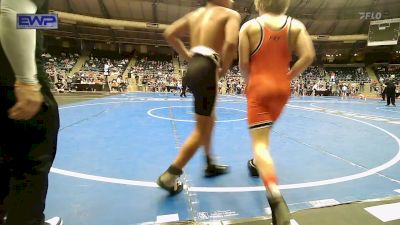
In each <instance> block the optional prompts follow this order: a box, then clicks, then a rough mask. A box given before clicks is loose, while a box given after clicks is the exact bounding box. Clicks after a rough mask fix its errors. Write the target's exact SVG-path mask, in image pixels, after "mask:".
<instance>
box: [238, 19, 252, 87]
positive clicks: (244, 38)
mask: <svg viewBox="0 0 400 225" xmlns="http://www.w3.org/2000/svg"><path fill="white" fill-rule="evenodd" d="M250 25H251V22H250V21H248V22H246V23H245V24H243V26H242V28H241V29H240V33H239V67H240V73H241V74H242V76H243V77H244V79H245V81H246V83H247V78H248V74H249V69H250V66H249V65H250V64H249V63H250V40H249V36H248V32H247V30H248V28H249V26H250Z"/></svg>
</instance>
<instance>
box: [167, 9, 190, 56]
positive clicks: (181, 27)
mask: <svg viewBox="0 0 400 225" xmlns="http://www.w3.org/2000/svg"><path fill="white" fill-rule="evenodd" d="M190 14H191V13H189V14H187V15H185V16H184V17H182V18H180V19H178V20H177V21H175V22H174V23H172V24H171V25H170V26H169V27H168V28H167V29H166V30H165V31H164V38H165V39H166V40H167V42H168V43H169V45H171V46H172V48H173V49H174V50H175V51H176V52H178V53H179V54H180V55H181V56H183V57H184V58H185V59H186V60H188V61H189V60H190V59H191V54H190V51H189V49H187V48H186V47H185V45H184V44H183V41H182V39H181V38H182V37H183V35H184V34H186V33H187V32H188V31H189V17H190Z"/></svg>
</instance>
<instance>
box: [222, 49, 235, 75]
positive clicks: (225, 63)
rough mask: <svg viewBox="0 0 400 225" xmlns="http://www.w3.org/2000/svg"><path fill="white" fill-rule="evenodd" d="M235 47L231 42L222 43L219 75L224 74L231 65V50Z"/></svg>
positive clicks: (232, 55)
mask: <svg viewBox="0 0 400 225" xmlns="http://www.w3.org/2000/svg"><path fill="white" fill-rule="evenodd" d="M235 49H236V45H235V44H232V43H226V44H224V47H223V49H222V64H221V69H222V72H221V75H220V76H225V74H226V72H227V71H228V69H229V67H230V66H231V65H232V62H233V59H234V57H235V56H234V55H235V54H233V51H234V50H235Z"/></svg>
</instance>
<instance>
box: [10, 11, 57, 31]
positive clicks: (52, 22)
mask: <svg viewBox="0 0 400 225" xmlns="http://www.w3.org/2000/svg"><path fill="white" fill-rule="evenodd" d="M17 29H58V16H57V15H56V14H18V15H17Z"/></svg>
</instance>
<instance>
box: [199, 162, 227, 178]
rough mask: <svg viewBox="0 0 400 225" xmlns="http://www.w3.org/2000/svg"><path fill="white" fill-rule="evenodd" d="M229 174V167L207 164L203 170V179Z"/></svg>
mask: <svg viewBox="0 0 400 225" xmlns="http://www.w3.org/2000/svg"><path fill="white" fill-rule="evenodd" d="M228 172H229V166H227V165H217V164H209V165H208V166H207V167H206V169H205V170H204V176H205V177H215V176H219V175H222V174H226V173H228Z"/></svg>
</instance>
